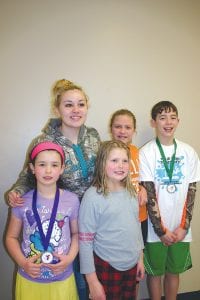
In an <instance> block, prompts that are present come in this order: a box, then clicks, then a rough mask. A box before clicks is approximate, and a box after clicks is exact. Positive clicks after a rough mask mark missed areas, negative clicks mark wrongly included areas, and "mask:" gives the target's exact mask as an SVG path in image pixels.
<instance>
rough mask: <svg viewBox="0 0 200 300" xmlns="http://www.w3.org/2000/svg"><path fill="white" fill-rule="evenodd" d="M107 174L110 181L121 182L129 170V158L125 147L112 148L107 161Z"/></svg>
mask: <svg viewBox="0 0 200 300" xmlns="http://www.w3.org/2000/svg"><path fill="white" fill-rule="evenodd" d="M105 169H106V176H107V180H108V182H120V181H122V180H123V179H124V178H125V177H126V176H127V175H128V171H129V160H128V155H127V153H126V150H125V149H121V148H116V149H113V150H111V152H110V153H109V156H108V158H107V161H106V167H105Z"/></svg>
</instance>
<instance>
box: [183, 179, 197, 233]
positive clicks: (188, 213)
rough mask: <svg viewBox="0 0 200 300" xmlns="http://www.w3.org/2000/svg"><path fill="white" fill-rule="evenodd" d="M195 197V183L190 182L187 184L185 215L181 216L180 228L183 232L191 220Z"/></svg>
mask: <svg viewBox="0 0 200 300" xmlns="http://www.w3.org/2000/svg"><path fill="white" fill-rule="evenodd" d="M195 195H196V182H192V183H190V184H189V187H188V192H187V199H186V205H185V215H184V216H183V218H184V222H181V227H182V228H183V229H185V230H188V229H189V228H190V222H191V220H192V213H193V208H194V200H195ZM183 218H182V219H183Z"/></svg>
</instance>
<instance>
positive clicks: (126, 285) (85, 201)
mask: <svg viewBox="0 0 200 300" xmlns="http://www.w3.org/2000/svg"><path fill="white" fill-rule="evenodd" d="M53 109H54V112H55V114H56V116H57V118H55V119H51V120H50V121H49V123H48V125H47V126H46V128H45V129H44V130H43V133H42V135H40V136H38V137H37V138H36V139H34V140H33V142H32V143H31V145H30V148H29V150H28V157H27V163H26V167H25V168H24V170H23V171H22V172H21V173H20V175H19V178H18V180H17V182H16V183H15V185H14V186H13V188H12V189H11V191H10V192H9V193H8V203H9V205H10V206H12V212H11V217H10V220H9V224H8V228H7V232H6V246H7V249H8V252H9V253H10V255H11V257H12V258H13V259H14V261H15V262H16V263H17V265H18V272H17V279H16V291H15V297H16V299H17V300H25V299H29V300H32V299H47V300H50V299H58V300H67V299H68V300H73V299H80V300H85V299H88V298H90V299H93V300H105V299H107V300H118V299H119V300H125V299H132V300H133V299H136V297H137V287H138V284H137V283H138V282H139V281H140V280H141V279H143V278H144V273H145V271H146V273H147V283H148V288H149V294H150V297H151V299H153V300H160V299H161V295H162V289H161V286H162V284H161V276H162V275H165V278H164V292H165V298H166V299H167V300H175V299H176V295H177V292H178V285H179V274H180V273H182V272H184V271H185V270H187V269H189V268H190V267H191V264H192V263H191V257H190V249H189V245H190V244H189V242H190V241H191V228H190V222H191V219H192V210H193V206H194V198H195V192H196V182H197V181H199V180H200V162H199V158H198V156H197V154H196V152H195V151H194V150H193V148H192V147H190V146H189V145H187V144H185V143H182V142H180V141H178V140H177V139H175V138H174V133H175V130H176V127H177V125H178V122H179V119H178V111H177V108H176V106H175V105H174V104H173V103H171V102H169V101H161V102H159V103H157V104H155V105H154V106H153V108H152V111H151V119H152V120H151V122H152V127H153V128H155V133H156V137H155V139H153V140H152V141H150V142H148V143H147V144H146V145H144V146H143V147H142V148H141V149H140V151H139V150H138V149H137V148H136V147H135V146H134V145H132V139H133V135H134V133H135V130H136V119H135V116H134V115H133V113H132V112H130V111H129V110H126V109H121V110H118V111H116V112H115V113H114V114H113V115H112V117H111V120H110V132H111V137H112V139H111V140H110V141H105V142H100V137H99V134H98V132H97V131H96V130H95V129H94V128H89V127H86V126H85V125H84V123H85V120H86V117H87V111H88V98H87V95H86V94H85V92H84V91H83V89H82V88H81V87H80V86H78V85H76V84H74V83H73V82H70V81H68V80H65V79H63V80H58V81H57V82H56V83H55V85H54V87H53ZM79 206H80V207H79ZM147 209H148V217H147ZM147 219H148V227H147ZM141 229H142V230H141ZM21 234H22V235H21ZM21 236H22V238H21ZM85 279H86V280H85Z"/></svg>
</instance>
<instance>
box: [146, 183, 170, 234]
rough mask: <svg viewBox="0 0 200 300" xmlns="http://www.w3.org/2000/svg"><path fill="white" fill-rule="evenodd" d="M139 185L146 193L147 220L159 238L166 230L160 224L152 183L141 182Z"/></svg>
mask: <svg viewBox="0 0 200 300" xmlns="http://www.w3.org/2000/svg"><path fill="white" fill-rule="evenodd" d="M141 184H142V185H143V186H144V187H145V189H146V191H147V198H148V201H147V210H148V215H149V218H150V220H151V223H152V225H153V229H154V231H155V233H156V234H157V235H158V236H159V237H161V236H162V235H164V234H165V232H166V230H165V227H164V226H163V224H162V220H161V216H160V211H159V207H158V201H157V197H156V190H155V186H154V183H153V181H142V182H141Z"/></svg>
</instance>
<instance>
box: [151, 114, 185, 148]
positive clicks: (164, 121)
mask: <svg viewBox="0 0 200 300" xmlns="http://www.w3.org/2000/svg"><path fill="white" fill-rule="evenodd" d="M178 123H179V119H178V116H177V113H176V112H174V111H173V110H172V109H170V110H167V111H166V110H163V111H162V112H161V113H158V114H157V116H156V119H155V120H151V125H152V127H153V128H155V130H156V135H157V137H158V138H159V140H160V142H161V144H164V145H170V144H172V143H173V139H174V133H175V131H176V128H177V126H178Z"/></svg>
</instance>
